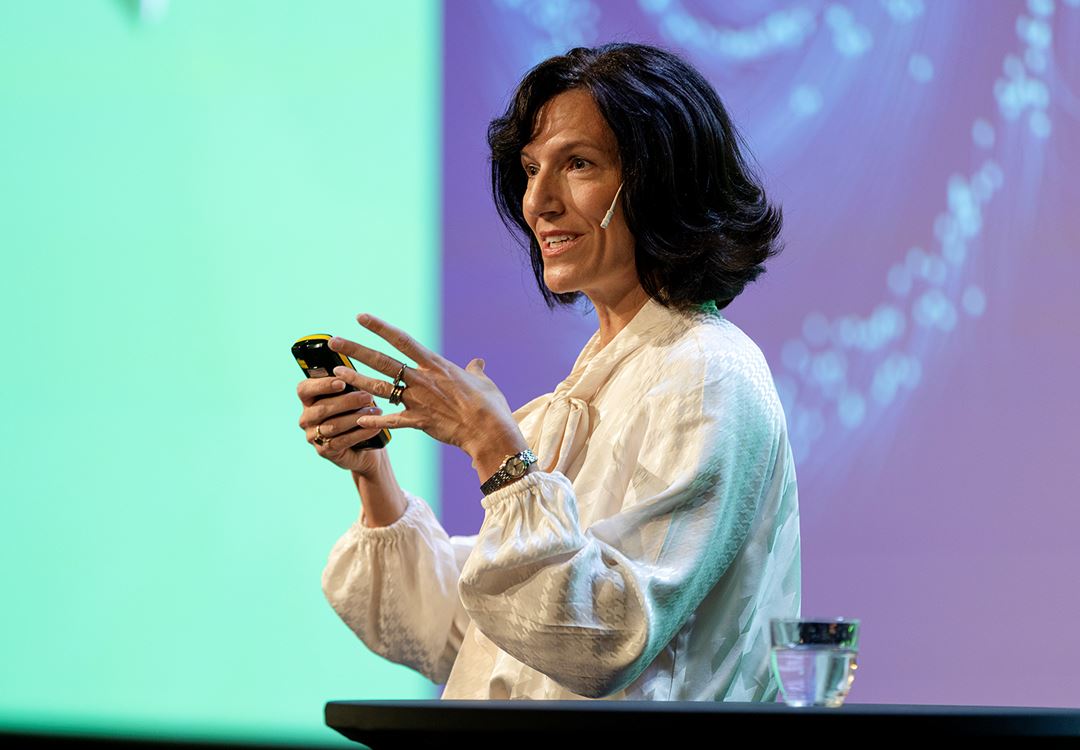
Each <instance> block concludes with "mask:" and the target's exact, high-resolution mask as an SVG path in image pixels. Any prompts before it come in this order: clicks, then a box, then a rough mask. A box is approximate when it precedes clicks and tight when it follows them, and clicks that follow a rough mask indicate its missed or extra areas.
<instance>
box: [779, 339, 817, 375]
mask: <svg viewBox="0 0 1080 750" xmlns="http://www.w3.org/2000/svg"><path fill="white" fill-rule="evenodd" d="M780 361H782V362H783V363H784V366H785V367H787V368H788V369H789V370H794V371H795V372H798V373H802V372H805V371H806V367H807V365H809V363H810V350H809V349H807V348H806V344H804V343H803V342H802V341H801V340H799V339H792V340H791V341H788V342H787V343H786V344H784V347H783V348H782V349H781V350H780Z"/></svg>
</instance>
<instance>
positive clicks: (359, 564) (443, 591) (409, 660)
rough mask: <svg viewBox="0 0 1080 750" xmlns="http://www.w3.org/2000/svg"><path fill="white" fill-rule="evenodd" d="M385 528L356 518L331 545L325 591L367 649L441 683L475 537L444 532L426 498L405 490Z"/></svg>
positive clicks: (462, 619)
mask: <svg viewBox="0 0 1080 750" xmlns="http://www.w3.org/2000/svg"><path fill="white" fill-rule="evenodd" d="M405 497H406V499H407V500H408V506H407V508H406V510H405V513H404V515H402V517H401V518H399V519H398V520H397V521H395V522H394V523H393V524H391V525H389V526H383V527H379V528H369V527H367V526H365V525H363V522H362V519H361V520H358V521H357V522H356V523H354V524H353V525H352V526H351V527H350V528H349V529H348V530H347V531H346V532H345V533H344V534H343V535H342V536H341V538H340V539H339V540H338V541H337V543H336V544H335V545H334V547H333V549H332V550H331V551H330V558H329V561H328V562H327V565H326V568H325V570H324V571H323V576H322V588H323V593H324V594H325V595H326V599H327V601H329V602H330V605H331V606H332V607H333V608H334V610H335V611H336V612H337V613H338V615H339V616H340V617H341V619H342V620H344V622H345V624H346V625H348V626H349V628H350V629H351V630H352V631H353V632H354V633H356V635H357V636H358V637H359V638H360V640H362V641H363V642H364V643H365V644H366V645H367V647H368V648H370V649H371V650H372V651H374V652H375V653H377V654H379V655H380V656H383V657H385V658H387V659H389V660H391V661H393V662H396V663H398V664H404V665H406V666H409V667H412V668H413V669H415V670H417V671H418V672H420V673H421V674H423V675H425V676H426V677H427V678H428V679H430V680H431V681H432V682H435V683H437V684H443V683H445V682H446V679H447V677H448V676H449V674H450V668H451V667H452V666H453V664H454V660H455V659H456V658H457V653H458V649H459V648H460V647H461V641H462V637H463V635H464V633H465V628H466V627H467V626H468V624H469V616H468V615H467V614H466V613H465V610H464V608H463V607H462V605H461V601H460V599H459V598H458V589H457V584H458V578H459V576H460V574H461V566H462V564H463V563H464V561H465V559H466V558H467V557H468V555H469V552H470V550H471V549H472V543H473V540H474V539H475V537H457V536H455V537H450V536H448V535H447V533H446V531H445V530H444V529H443V527H442V524H440V523H439V521H438V519H437V518H436V517H435V514H434V513H433V512H432V510H431V508H430V507H429V506H428V504H427V503H426V502H425V501H424V500H422V499H421V498H419V497H417V496H415V495H412V494H411V493H409V492H405Z"/></svg>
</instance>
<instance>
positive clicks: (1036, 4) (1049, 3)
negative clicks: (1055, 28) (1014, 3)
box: [1027, 0, 1054, 18]
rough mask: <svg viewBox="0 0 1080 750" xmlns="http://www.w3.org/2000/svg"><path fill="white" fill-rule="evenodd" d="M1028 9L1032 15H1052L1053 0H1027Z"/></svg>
mask: <svg viewBox="0 0 1080 750" xmlns="http://www.w3.org/2000/svg"><path fill="white" fill-rule="evenodd" d="M1027 6H1028V11H1030V12H1031V15H1033V16H1042V17H1044V18H1045V17H1046V16H1052V15H1053V14H1054V0H1028V4H1027Z"/></svg>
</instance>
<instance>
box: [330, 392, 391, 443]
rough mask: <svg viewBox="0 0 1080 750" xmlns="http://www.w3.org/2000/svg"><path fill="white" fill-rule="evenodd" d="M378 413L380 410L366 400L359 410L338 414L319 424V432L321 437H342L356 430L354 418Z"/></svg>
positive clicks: (369, 400)
mask: <svg viewBox="0 0 1080 750" xmlns="http://www.w3.org/2000/svg"><path fill="white" fill-rule="evenodd" d="M376 411H378V412H379V413H380V414H381V413H382V410H381V409H379V407H377V406H373V405H372V404H371V399H370V398H369V399H368V403H367V404H365V405H364V406H362V407H360V408H359V409H351V410H350V411H349V412H348V413H346V414H338V415H337V416H334V417H331V418H328V419H327V420H326V421H324V422H321V423H319V432H320V434H321V435H322V436H323V437H332V436H337V435H344V434H345V433H346V432H348V431H349V430H354V429H356V418H357V417H359V416H360V415H361V414H374V413H375V412H376Z"/></svg>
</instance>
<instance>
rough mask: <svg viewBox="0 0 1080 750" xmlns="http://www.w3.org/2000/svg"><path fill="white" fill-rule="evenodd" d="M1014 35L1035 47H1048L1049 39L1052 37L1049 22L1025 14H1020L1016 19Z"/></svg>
mask: <svg viewBox="0 0 1080 750" xmlns="http://www.w3.org/2000/svg"><path fill="white" fill-rule="evenodd" d="M1016 35H1017V36H1018V37H1020V39H1021V40H1023V41H1024V42H1026V43H1027V44H1030V45H1031V46H1032V47H1035V48H1036V49H1046V48H1048V47H1049V46H1050V40H1051V39H1052V38H1053V35H1052V33H1051V31H1050V24H1048V23H1047V22H1046V21H1043V20H1041V19H1036V18H1028V17H1027V16H1020V17H1019V18H1017V19H1016Z"/></svg>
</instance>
